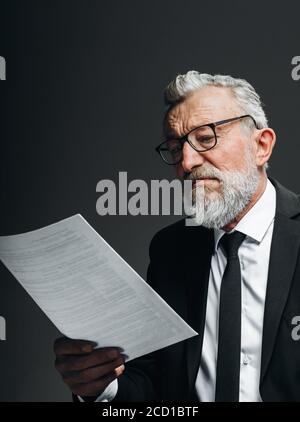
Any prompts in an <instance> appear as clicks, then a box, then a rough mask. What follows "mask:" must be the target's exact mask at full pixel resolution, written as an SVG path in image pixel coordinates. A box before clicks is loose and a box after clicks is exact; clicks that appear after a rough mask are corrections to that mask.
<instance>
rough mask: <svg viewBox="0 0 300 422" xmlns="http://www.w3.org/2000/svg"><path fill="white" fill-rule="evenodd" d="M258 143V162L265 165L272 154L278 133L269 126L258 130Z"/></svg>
mask: <svg viewBox="0 0 300 422" xmlns="http://www.w3.org/2000/svg"><path fill="white" fill-rule="evenodd" d="M255 141H256V142H255V143H256V153H255V155H256V164H257V166H263V165H264V164H265V163H266V162H267V161H269V158H270V157H271V155H272V152H273V148H274V146H275V142H276V133H275V132H274V130H273V129H271V128H269V127H267V128H263V129H260V130H258V131H257V134H256V135H255Z"/></svg>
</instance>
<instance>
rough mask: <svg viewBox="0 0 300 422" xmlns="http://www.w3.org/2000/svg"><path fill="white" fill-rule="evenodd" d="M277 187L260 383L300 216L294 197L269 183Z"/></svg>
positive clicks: (296, 245) (284, 298)
mask: <svg viewBox="0 0 300 422" xmlns="http://www.w3.org/2000/svg"><path fill="white" fill-rule="evenodd" d="M271 181H272V183H273V184H274V185H275V187H276V194H277V204H276V214H275V220H274V229H273V238H272V244H271V251H270V262H269V274H268V282H267V292H266V302H265V312H264V326H263V327H264V328H263V341H262V359H261V378H260V380H261V383H262V382H263V379H264V376H265V374H266V371H267V368H268V364H269V362H270V359H271V356H272V351H273V348H274V344H275V339H276V335H277V331H278V328H279V324H280V320H281V317H282V313H283V310H284V307H285V304H286V301H287V298H288V295H289V290H290V286H291V282H292V279H293V273H294V269H295V265H296V261H297V256H298V252H299V245H300V230H299V222H296V221H294V220H292V219H291V217H292V216H295V215H297V214H299V212H300V207H299V201H298V198H297V197H296V195H294V194H293V193H292V192H289V191H288V190H287V189H285V188H283V187H282V186H281V185H279V183H277V182H275V181H273V180H271Z"/></svg>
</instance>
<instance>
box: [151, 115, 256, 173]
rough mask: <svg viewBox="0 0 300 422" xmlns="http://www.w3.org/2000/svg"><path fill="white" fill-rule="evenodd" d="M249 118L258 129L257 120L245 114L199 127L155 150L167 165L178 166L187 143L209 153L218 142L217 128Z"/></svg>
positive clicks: (164, 143) (197, 149)
mask: <svg viewBox="0 0 300 422" xmlns="http://www.w3.org/2000/svg"><path fill="white" fill-rule="evenodd" d="M246 117H249V118H250V119H252V121H253V123H254V124H255V127H256V129H258V126H257V123H256V121H255V119H254V118H253V117H252V116H250V114H244V115H243V116H239V117H232V118H231V119H226V120H220V121H218V122H214V123H208V124H206V125H201V126H198V127H196V128H194V129H192V130H191V131H190V132H188V133H187V134H186V135H184V136H182V137H181V138H170V139H167V140H166V141H164V142H162V143H161V144H159V145H158V146H157V147H156V148H155V150H156V151H157V152H158V153H159V155H160V156H161V158H162V159H163V161H164V162H165V163H166V164H169V165H172V166H174V165H176V164H178V163H180V161H181V160H182V156H183V154H182V150H183V145H184V143H185V142H188V144H189V145H190V146H191V147H192V148H193V149H194V150H196V151H198V152H205V151H209V150H210V149H212V148H214V147H215V146H216V145H217V142H218V136H217V134H216V127H217V126H220V125H224V124H226V123H230V122H234V121H235V120H240V119H244V118H246Z"/></svg>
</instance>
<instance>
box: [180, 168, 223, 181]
mask: <svg viewBox="0 0 300 422" xmlns="http://www.w3.org/2000/svg"><path fill="white" fill-rule="evenodd" d="M205 178H211V179H218V180H220V181H222V180H223V174H222V172H221V171H220V170H218V169H216V168H215V167H197V168H195V169H194V170H193V171H191V172H189V173H185V174H184V180H201V179H205Z"/></svg>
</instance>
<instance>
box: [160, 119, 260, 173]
mask: <svg viewBox="0 0 300 422" xmlns="http://www.w3.org/2000/svg"><path fill="white" fill-rule="evenodd" d="M245 117H250V118H251V119H252V121H253V123H254V125H255V127H256V129H259V128H258V125H257V123H256V120H255V119H254V117H252V116H251V115H250V114H243V115H242V116H238V117H231V118H230V119H225V120H219V121H218V122H213V123H207V124H204V125H200V126H197V127H195V128H194V129H192V130H190V131H189V132H188V133H186V134H185V135H183V136H181V137H180V138H172V139H174V141H179V142H180V143H181V144H182V148H183V144H184V142H187V143H188V144H189V145H190V146H191V147H192V148H193V149H194V150H195V151H197V152H206V151H209V150H211V149H213V148H214V147H215V146H216V145H217V143H218V138H217V134H216V127H217V126H220V125H224V124H225V123H230V122H234V121H235V120H240V119H244V118H245ZM205 126H209V127H210V128H211V129H212V131H213V133H214V135H215V143H214V145H213V146H211V147H209V148H207V149H201V150H199V149H197V148H196V147H195V146H194V145H193V144H192V142H191V141H190V140H189V139H188V136H189V135H190V133H192V132H194V131H195V130H197V129H200V128H201V127H205ZM169 140H170V139H167V140H165V141H163V142H161V143H160V144H159V145H158V146H157V147H156V148H155V151H157V152H158V154H159V155H160V157H161V158H162V160H163V161H164V163H166V164H168V165H169V166H176V165H177V164H179V163H180V161H181V160H182V157H181V158H180V160H178V161H176V162H175V163H169V162H168V161H166V160H165V159H164V156H163V154H162V151H166V150H168V149H167V148H165V149H162V148H161V146H162V145H164V144H166V143H167V142H168V141H169Z"/></svg>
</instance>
